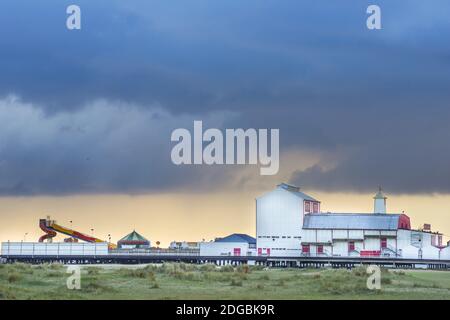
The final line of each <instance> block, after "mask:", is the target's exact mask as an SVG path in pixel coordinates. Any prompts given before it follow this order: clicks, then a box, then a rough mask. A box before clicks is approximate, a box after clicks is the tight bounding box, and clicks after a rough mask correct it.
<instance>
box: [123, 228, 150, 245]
mask: <svg viewBox="0 0 450 320" xmlns="http://www.w3.org/2000/svg"><path fill="white" fill-rule="evenodd" d="M118 243H149V241H148V240H147V239H145V238H144V237H143V236H141V235H140V234H139V233H137V232H136V231H135V230H133V232H131V233H130V234H128V235H126V236H125V237H123V238H122V239H120V240H119V242H118Z"/></svg>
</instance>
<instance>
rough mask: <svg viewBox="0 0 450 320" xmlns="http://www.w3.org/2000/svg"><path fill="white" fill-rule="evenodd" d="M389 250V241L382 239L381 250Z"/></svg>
mask: <svg viewBox="0 0 450 320" xmlns="http://www.w3.org/2000/svg"><path fill="white" fill-rule="evenodd" d="M385 248H387V239H386V238H381V249H385Z"/></svg>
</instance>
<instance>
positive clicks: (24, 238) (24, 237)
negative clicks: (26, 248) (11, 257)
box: [23, 232, 28, 242]
mask: <svg viewBox="0 0 450 320" xmlns="http://www.w3.org/2000/svg"><path fill="white" fill-rule="evenodd" d="M27 235H28V232H25V234H24V235H23V242H26V240H27Z"/></svg>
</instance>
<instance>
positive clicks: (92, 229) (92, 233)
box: [91, 228, 94, 237]
mask: <svg viewBox="0 0 450 320" xmlns="http://www.w3.org/2000/svg"><path fill="white" fill-rule="evenodd" d="M91 236H92V237H94V228H91Z"/></svg>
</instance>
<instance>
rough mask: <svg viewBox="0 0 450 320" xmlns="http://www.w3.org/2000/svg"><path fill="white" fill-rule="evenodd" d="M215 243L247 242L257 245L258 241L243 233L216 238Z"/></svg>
mask: <svg viewBox="0 0 450 320" xmlns="http://www.w3.org/2000/svg"><path fill="white" fill-rule="evenodd" d="M215 242H246V243H250V244H256V239H255V238H253V237H251V236H249V235H247V234H243V233H233V234H230V235H229V236H227V237H224V238H216V240H215Z"/></svg>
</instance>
